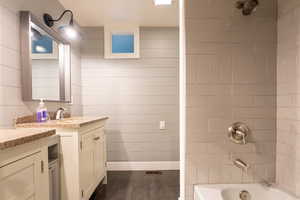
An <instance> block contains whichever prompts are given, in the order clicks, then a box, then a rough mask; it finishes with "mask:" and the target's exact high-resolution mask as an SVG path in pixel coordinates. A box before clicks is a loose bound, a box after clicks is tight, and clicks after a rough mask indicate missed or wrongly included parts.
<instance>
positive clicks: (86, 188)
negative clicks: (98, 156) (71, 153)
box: [80, 132, 95, 197]
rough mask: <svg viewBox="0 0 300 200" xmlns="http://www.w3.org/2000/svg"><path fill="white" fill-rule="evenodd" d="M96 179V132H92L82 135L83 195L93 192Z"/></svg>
mask: <svg viewBox="0 0 300 200" xmlns="http://www.w3.org/2000/svg"><path fill="white" fill-rule="evenodd" d="M94 180H95V178H94V133H93V132H90V133H86V134H84V135H83V136H81V151H80V187H81V189H82V190H83V191H82V192H83V197H86V196H89V195H90V194H92V192H93V184H94Z"/></svg>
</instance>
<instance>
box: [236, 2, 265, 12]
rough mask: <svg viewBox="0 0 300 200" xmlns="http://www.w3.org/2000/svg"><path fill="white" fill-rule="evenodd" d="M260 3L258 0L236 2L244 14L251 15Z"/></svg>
mask: <svg viewBox="0 0 300 200" xmlns="http://www.w3.org/2000/svg"><path fill="white" fill-rule="evenodd" d="M258 4H259V2H258V0H239V1H237V2H236V8H238V9H241V10H242V13H243V15H251V14H252V13H253V12H255V10H256V8H257V6H258Z"/></svg>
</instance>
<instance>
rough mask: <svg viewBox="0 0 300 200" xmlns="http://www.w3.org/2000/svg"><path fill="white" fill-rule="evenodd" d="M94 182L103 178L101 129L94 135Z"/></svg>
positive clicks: (103, 150) (103, 144)
mask: <svg viewBox="0 0 300 200" xmlns="http://www.w3.org/2000/svg"><path fill="white" fill-rule="evenodd" d="M94 141H95V154H94V162H95V163H94V164H95V181H100V180H101V179H102V178H103V177H104V176H105V174H104V173H105V149H104V148H105V143H104V141H105V137H104V133H103V129H99V132H98V133H96V134H95V137H94Z"/></svg>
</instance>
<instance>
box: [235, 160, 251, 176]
mask: <svg viewBox="0 0 300 200" xmlns="http://www.w3.org/2000/svg"><path fill="white" fill-rule="evenodd" d="M233 165H234V166H236V167H237V168H240V169H241V170H243V172H246V173H247V171H248V169H249V167H250V166H249V165H248V164H246V163H245V162H244V161H242V160H241V159H235V160H234V161H233Z"/></svg>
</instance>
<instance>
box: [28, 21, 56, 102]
mask: <svg viewBox="0 0 300 200" xmlns="http://www.w3.org/2000/svg"><path fill="white" fill-rule="evenodd" d="M30 37H31V64H32V98H33V99H47V100H53V101H58V100H60V79H59V78H60V76H59V75H60V63H61V62H60V56H59V55H60V54H61V53H60V51H61V50H62V48H60V44H59V43H58V42H57V41H56V40H54V39H53V38H52V37H51V36H50V35H48V34H47V33H46V32H45V31H43V30H42V29H41V28H40V27H38V26H37V25H36V24H34V23H31V32H30Z"/></svg>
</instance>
